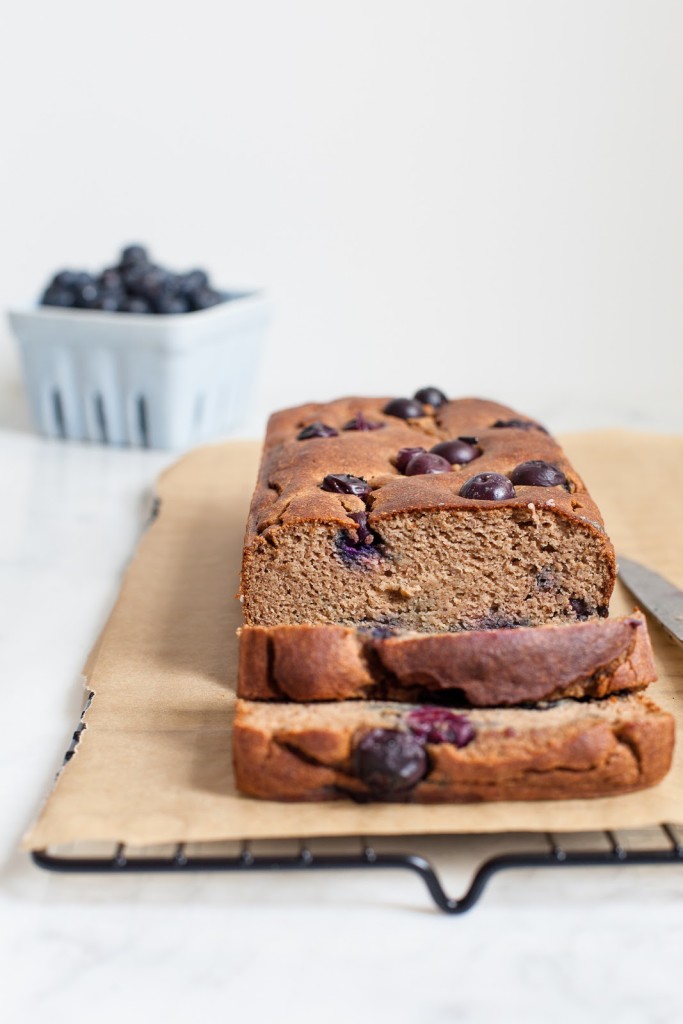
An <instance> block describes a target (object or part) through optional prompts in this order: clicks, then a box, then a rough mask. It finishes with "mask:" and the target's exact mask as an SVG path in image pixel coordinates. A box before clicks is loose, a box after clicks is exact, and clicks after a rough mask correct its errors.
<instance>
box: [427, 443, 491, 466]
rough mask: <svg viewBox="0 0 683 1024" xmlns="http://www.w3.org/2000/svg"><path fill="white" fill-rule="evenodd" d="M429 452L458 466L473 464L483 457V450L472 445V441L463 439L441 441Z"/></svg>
mask: <svg viewBox="0 0 683 1024" xmlns="http://www.w3.org/2000/svg"><path fill="white" fill-rule="evenodd" d="M429 450H430V451H431V452H433V453H434V454H435V455H440V456H441V457H442V458H443V459H446V460H447V461H448V462H450V463H451V464H453V465H457V466H464V465H465V463H467V462H472V460H473V459H478V458H479V456H480V455H481V448H477V447H476V445H474V444H470V441H469V440H467V441H466V440H465V439H464V438H463V437H457V438H456V439H455V440H454V441H441V442H440V443H439V444H435V445H434V447H433V448H430V449H429Z"/></svg>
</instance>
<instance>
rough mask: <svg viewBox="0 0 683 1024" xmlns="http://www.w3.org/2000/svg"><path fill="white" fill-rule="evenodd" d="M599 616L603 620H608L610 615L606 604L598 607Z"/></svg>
mask: <svg viewBox="0 0 683 1024" xmlns="http://www.w3.org/2000/svg"><path fill="white" fill-rule="evenodd" d="M598 615H599V616H600V618H601V619H606V618H607V616H608V615H609V608H608V607H607V605H605V604H599V605H598Z"/></svg>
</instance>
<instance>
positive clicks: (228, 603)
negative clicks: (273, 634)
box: [24, 431, 683, 849]
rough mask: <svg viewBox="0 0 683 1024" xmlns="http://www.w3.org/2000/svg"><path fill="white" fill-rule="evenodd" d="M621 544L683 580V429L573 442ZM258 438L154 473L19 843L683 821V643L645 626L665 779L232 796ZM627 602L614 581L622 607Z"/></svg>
mask: <svg viewBox="0 0 683 1024" xmlns="http://www.w3.org/2000/svg"><path fill="white" fill-rule="evenodd" d="M564 443H565V446H566V449H567V451H568V454H569V457H570V459H571V460H572V461H573V462H574V464H575V466H576V467H577V469H578V470H579V472H580V473H581V474H582V475H583V476H584V478H585V479H586V481H587V483H588V486H589V488H590V490H591V491H592V493H593V495H594V497H595V499H596V500H597V502H598V504H599V506H600V507H601V509H602V511H603V514H604V517H605V520H606V523H607V528H608V531H609V532H610V534H611V536H612V538H613V540H614V542H615V545H616V548H617V551H618V552H621V553H623V554H624V555H628V556H630V557H632V558H635V559H638V560H641V561H643V562H645V563H647V564H648V565H650V566H651V567H652V568H654V569H657V570H658V571H660V572H663V573H665V574H666V575H667V576H669V577H670V578H671V580H673V581H674V582H675V583H677V584H678V585H679V586H683V526H682V523H683V437H666V436H656V435H643V434H635V433H629V432H625V431H601V432H596V433H590V434H579V435H573V436H570V437H567V438H565V439H564ZM259 451H260V445H259V444H258V443H256V442H234V443H229V444H221V445H215V446H210V447H205V448H201V449H198V450H196V451H194V452H191V453H190V454H189V455H187V456H186V457H185V458H183V459H181V460H180V461H179V462H178V463H176V465H174V466H173V467H172V468H171V469H170V470H168V471H167V472H166V473H165V474H164V475H163V476H162V477H161V479H160V481H159V484H158V495H159V497H160V499H161V511H160V514H159V516H158V517H157V519H156V520H155V521H154V522H153V523H152V525H151V526H150V527H149V528H148V530H147V531H146V533H145V535H144V536H143V537H142V540H141V542H140V544H139V548H138V551H137V553H136V555H135V557H134V559H133V561H132V563H131V565H130V567H129V569H128V571H127V573H126V575H125V579H124V582H123V586H122V589H121V593H120V596H119V599H118V601H117V603H116V606H115V608H114V610H113V612H112V614H111V617H110V619H109V622H108V623H107V626H106V628H105V630H104V632H103V633H102V635H101V636H100V638H99V640H98V642H97V644H96V645H95V648H94V650H93V652H92V654H91V655H90V658H89V659H88V662H87V665H86V669H85V672H86V677H87V681H86V685H87V686H88V687H89V688H90V689H92V690H93V691H94V693H95V696H94V699H93V702H92V704H91V706H90V708H89V710H88V711H87V713H86V716H85V723H86V728H85V730H84V732H83V733H82V738H81V741H80V743H79V745H78V747H77V749H76V753H75V755H74V757H73V758H72V759H71V761H70V762H69V763H68V764H67V766H66V767H65V769H64V770H63V771H62V773H61V775H60V777H59V779H58V781H57V783H56V785H55V787H54V789H53V791H52V794H51V795H50V797H49V798H48V800H47V802H46V804H45V806H44V808H43V810H42V813H41V814H40V816H39V818H38V821H37V822H36V824H35V825H34V826H33V827H32V828H31V830H30V831H29V833H28V835H27V837H26V839H25V841H24V843H25V846H26V847H27V848H29V849H41V848H44V847H47V846H52V845H58V844H63V843H73V842H78V841H91V840H112V841H118V842H122V843H129V844H132V845H144V844H152V843H166V842H181V841H186V842H200V841H210V840H229V839H246V838H254V839H257V838H266V837H269V838H273V837H299V836H301V837H303V836H333V835H401V834H409V833H413V834H416V833H457V832H499V831H501V832H502V831H537V830H538V831H565V830H567V831H569V830H571V831H573V830H577V831H580V830H593V829H606V828H628V827H639V826H645V825H649V824H657V823H659V822H662V821H669V822H674V823H683V773H682V770H681V769H682V763H681V762H682V759H683V739H681V737H682V736H683V710H682V699H681V698H682V695H683V652H682V651H681V649H679V648H678V647H677V646H676V645H675V644H674V643H673V641H671V640H670V639H669V638H668V637H667V636H666V635H665V634H664V632H663V631H662V630H661V629H660V628H659V627H658V626H657V625H656V624H655V623H654V622H650V629H651V634H652V638H653V641H654V646H655V654H656V659H657V664H658V667H659V673H660V680H659V682H658V683H657V684H655V685H654V686H652V687H651V689H650V694H651V695H652V696H653V697H654V698H655V699H656V700H658V701H659V702H660V703H661V704H662V705H663V706H664V707H665V708H667V709H669V710H671V711H672V712H673V713H674V714H675V715H676V718H677V727H678V736H679V742H678V746H677V754H676V758H675V763H674V766H673V769H672V771H671V772H670V774H669V776H668V777H667V779H666V780H665V781H664V782H663V783H661V784H660V785H659V786H657V787H656V788H654V789H651V790H647V791H645V792H642V793H635V794H632V795H629V796H620V797H612V798H609V799H603V800H591V801H587V800H576V801H557V802H549V801H548V802H543V803H501V804H476V805H464V806H462V805H461V806H452V807H441V806H438V807H411V806H396V805H365V806H358V805H356V804H354V803H352V802H350V801H345V800H342V801H339V802H337V803H328V804H278V803H269V802H268V803H267V802H263V801H258V800H252V799H249V798H246V797H241V796H240V795H239V794H238V793H236V791H235V788H234V784H233V778H232V772H231V754H230V726H231V716H232V709H233V704H234V694H233V690H232V686H233V682H234V679H235V674H236V663H237V640H236V637H235V630H236V628H237V627H238V625H239V624H240V621H241V612H240V605H239V603H238V602H237V601H236V600H235V599H234V597H233V595H234V593H235V591H236V589H237V574H238V570H239V564H240V556H241V549H242V539H243V531H244V523H245V520H246V514H247V508H248V504H249V499H250V496H251V491H252V487H253V484H254V480H255V476H256V469H257V463H258V456H259ZM633 605H634V602H633V600H632V598H631V597H630V595H628V593H627V592H626V591H625V590H624V589H623V588H622V587H621V585H620V584H618V585H617V590H616V593H615V595H614V598H613V601H612V605H611V614H613V615H617V614H623V613H628V612H629V611H631V609H632V608H633Z"/></svg>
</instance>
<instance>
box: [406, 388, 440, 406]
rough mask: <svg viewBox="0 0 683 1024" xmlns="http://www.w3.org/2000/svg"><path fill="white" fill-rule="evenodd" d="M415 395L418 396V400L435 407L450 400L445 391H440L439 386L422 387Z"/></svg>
mask: <svg viewBox="0 0 683 1024" xmlns="http://www.w3.org/2000/svg"><path fill="white" fill-rule="evenodd" d="M413 397H414V398H417V400H418V402H424V404H425V405H431V407H432V408H433V409H438V408H439V406H440V405H443V404H444V402H447V401H448V399H447V398H446V396H445V395H444V393H443V391H439V389H438V388H420V390H419V391H416V392H415V395H414V396H413Z"/></svg>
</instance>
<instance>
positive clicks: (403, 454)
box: [396, 448, 426, 473]
mask: <svg viewBox="0 0 683 1024" xmlns="http://www.w3.org/2000/svg"><path fill="white" fill-rule="evenodd" d="M425 454H426V452H425V450H424V448H399V450H398V455H397V456H396V469H397V470H398V471H399V473H405V471H406V466H407V465H408V463H409V462H410V460H411V459H412V457H413V455H425Z"/></svg>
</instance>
